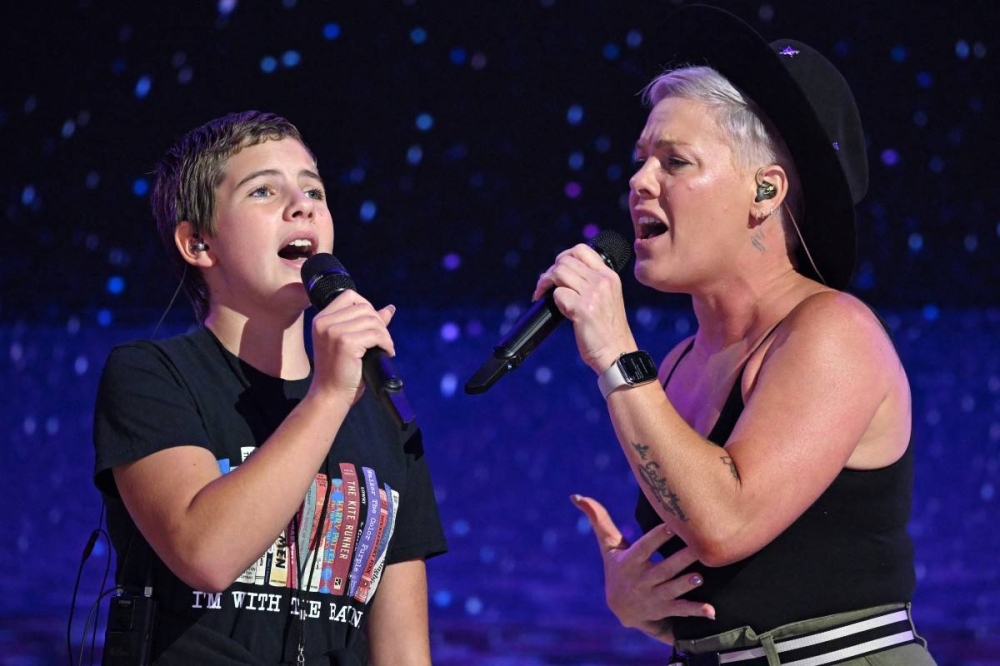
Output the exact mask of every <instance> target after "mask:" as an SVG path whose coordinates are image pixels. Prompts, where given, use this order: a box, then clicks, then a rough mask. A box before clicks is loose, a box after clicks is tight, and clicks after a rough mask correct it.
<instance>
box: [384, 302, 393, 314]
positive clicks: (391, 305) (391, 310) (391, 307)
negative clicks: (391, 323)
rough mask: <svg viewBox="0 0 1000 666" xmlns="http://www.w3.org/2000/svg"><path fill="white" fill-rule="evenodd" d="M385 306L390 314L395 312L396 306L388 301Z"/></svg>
mask: <svg viewBox="0 0 1000 666" xmlns="http://www.w3.org/2000/svg"><path fill="white" fill-rule="evenodd" d="M385 307H387V308H389V312H391V313H392V314H396V306H395V305H393V304H392V303H389V305H387V306H385Z"/></svg>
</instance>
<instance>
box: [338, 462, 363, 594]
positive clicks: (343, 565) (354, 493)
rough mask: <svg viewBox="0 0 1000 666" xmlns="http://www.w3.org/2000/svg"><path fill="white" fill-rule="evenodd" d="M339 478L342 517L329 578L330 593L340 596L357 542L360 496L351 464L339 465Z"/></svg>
mask: <svg viewBox="0 0 1000 666" xmlns="http://www.w3.org/2000/svg"><path fill="white" fill-rule="evenodd" d="M340 476H341V477H342V478H343V481H344V485H343V490H344V517H343V521H342V522H341V528H340V539H339V540H338V541H337V549H336V558H335V559H334V562H333V568H332V570H331V576H330V593H331V594H336V595H341V594H343V593H344V589H345V588H346V587H347V574H348V571H349V570H350V566H351V554H352V553H353V552H354V542H355V541H356V540H357V534H358V521H359V519H360V513H361V494H360V492H359V489H358V473H357V471H356V470H355V468H354V465H352V464H351V463H340Z"/></svg>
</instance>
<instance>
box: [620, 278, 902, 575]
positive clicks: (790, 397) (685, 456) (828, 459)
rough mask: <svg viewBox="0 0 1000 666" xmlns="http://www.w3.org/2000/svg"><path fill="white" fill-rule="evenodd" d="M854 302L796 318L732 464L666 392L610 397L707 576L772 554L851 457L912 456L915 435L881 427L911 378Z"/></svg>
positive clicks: (738, 437) (831, 298)
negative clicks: (892, 399) (878, 420)
mask: <svg viewBox="0 0 1000 666" xmlns="http://www.w3.org/2000/svg"><path fill="white" fill-rule="evenodd" d="M845 298H846V297H843V296H840V295H835V294H822V295H819V296H817V297H813V298H812V299H809V300H810V302H808V303H806V304H805V305H804V306H802V307H800V308H798V309H797V310H796V311H795V312H793V313H792V314H791V315H790V316H789V318H788V320H787V321H786V322H785V323H784V324H783V325H782V329H781V330H780V331H779V333H778V335H777V338H776V340H775V341H774V343H773V344H772V345H771V347H770V349H769V350H768V351H767V354H766V357H765V359H764V360H763V362H762V363H761V364H760V366H759V370H758V372H757V373H756V376H755V379H754V381H753V382H752V386H744V389H745V395H746V396H747V401H746V407H745V409H744V411H743V414H742V415H741V417H740V419H739V421H738V422H737V424H736V427H735V429H734V431H733V433H732V435H731V436H730V438H729V441H728V442H727V443H726V446H725V451H724V452H720V450H719V448H718V447H716V446H714V445H713V444H712V443H710V442H707V440H704V439H703V438H702V437H701V436H700V435H699V434H698V433H696V432H695V431H694V430H693V429H691V428H690V426H688V425H687V423H685V422H684V421H683V420H682V419H681V418H680V417H679V416H678V415H677V412H676V411H675V410H674V408H673V406H672V405H671V404H670V402H669V400H668V399H667V397H666V396H665V395H664V393H663V391H662V389H660V388H659V387H657V386H652V385H650V386H646V387H639V388H637V389H634V390H630V391H623V392H619V393H618V394H612V395H611V396H609V400H608V405H609V410H610V413H611V417H612V421H613V422H614V426H615V431H616V433H617V434H618V437H619V440H620V442H621V444H622V448H623V450H624V451H625V455H626V457H627V458H628V461H629V464H630V465H631V466H632V469H633V471H634V472H635V474H636V477H637V478H638V479H639V480H640V485H641V487H642V489H643V492H644V493H645V494H646V496H647V498H648V499H649V500H650V503H651V504H652V505H653V507H654V508H655V509H656V510H657V512H658V513H659V514H660V516H661V517H662V518H663V519H664V521H665V522H667V523H668V524H669V525H671V527H673V528H674V529H675V530H676V531H677V533H678V534H680V535H681V536H682V538H684V540H685V541H686V542H687V543H689V544H690V545H691V546H692V547H693V548H694V549H695V550H696V552H697V553H698V557H699V559H700V560H702V561H703V562H705V563H706V564H709V565H712V566H714V565H722V564H727V563H730V562H734V561H737V560H740V559H743V558H745V557H747V556H749V555H751V554H753V553H754V552H756V551H758V550H760V549H761V548H762V547H764V546H765V545H766V544H768V543H770V542H771V541H772V540H773V539H774V538H775V537H776V536H777V535H778V534H780V533H781V532H782V531H784V530H785V529H786V528H787V527H788V526H789V525H791V523H792V522H794V521H795V520H796V519H797V518H798V517H799V516H800V515H802V513H803V512H805V510H806V509H807V508H808V507H809V506H810V505H811V504H812V503H813V502H814V501H815V500H816V499H817V498H818V497H819V495H820V494H821V493H822V492H823V491H824V490H825V489H826V488H827V487H829V485H830V483H832V482H833V479H834V478H835V477H836V476H837V474H838V473H839V472H840V471H841V470H842V469H843V468H844V467H845V466H846V465H847V464H848V462H849V461H850V460H851V459H852V457H857V458H861V457H863V456H866V455H870V454H871V453H872V452H871V449H876V448H877V449H880V452H879V453H878V455H883V456H887V457H888V458H889V459H891V460H894V459H895V458H897V457H898V455H899V454H901V453H902V446H905V443H906V441H907V439H908V434H909V433H908V431H907V432H906V433H905V436H903V433H902V432H896V433H892V432H889V433H879V432H876V429H877V428H874V427H873V426H872V424H873V419H874V417H875V416H876V413H877V412H878V411H879V410H880V408H882V406H883V404H884V402H885V400H886V396H887V394H888V393H889V392H890V390H892V389H893V386H892V384H893V382H894V381H898V380H899V378H900V374H897V373H896V370H897V369H898V367H899V363H898V359H897V358H896V356H895V351H894V350H893V349H892V346H891V344H890V343H889V341H888V339H887V338H886V336H885V334H884V333H883V332H882V331H881V329H879V328H878V324H877V323H876V322H875V321H874V319H873V318H872V317H871V315H870V313H867V312H863V311H861V310H860V308H862V307H863V306H861V305H860V304H856V302H854V303H850V304H848V303H845V302H844V300H843V299H845ZM852 300H853V299H852ZM904 381H905V380H904ZM862 446H863V448H864V449H865V450H859V448H860V447H862ZM891 460H887V461H886V462H890V461H891Z"/></svg>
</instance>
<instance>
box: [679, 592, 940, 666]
mask: <svg viewBox="0 0 1000 666" xmlns="http://www.w3.org/2000/svg"><path fill="white" fill-rule="evenodd" d="M903 608H905V609H906V610H907V614H909V610H910V604H908V603H907V604H889V605H886V606H876V607H874V608H865V609H863V610H858V611H850V612H848V613H837V614H835V615H827V616H824V617H817V618H813V619H811V620H803V621H801V622H793V623H792V624H786V625H783V626H780V627H778V628H776V629H772V630H771V631H765V632H763V633H761V634H758V633H756V632H755V631H754V630H753V629H751V628H750V627H742V628H740V629H733V630H732V631H727V632H725V633H723V634H718V635H716V636H706V637H705V638H699V639H696V640H690V641H685V640H679V641H677V646H676V647H677V649H679V650H681V651H683V652H685V653H687V654H704V653H708V652H725V651H729V650H742V649H746V648H753V647H761V648H763V649H764V652H765V653H766V654H767V663H768V666H780V664H781V661H780V659H779V656H778V652H777V650H776V649H775V647H774V643H775V641H783V640H787V639H789V638H795V637H796V636H802V635H805V634H811V633H815V632H818V631H823V630H825V629H830V628H833V627H837V626H840V625H843V624H847V623H850V622H859V621H861V620H864V619H866V618H869V617H873V616H875V615H881V614H883V613H888V612H891V611H896V610H900V609H903ZM910 627H911V629H913V635H914V636H915V637H916V639H917V641H918V642H917V643H907V644H905V645H899V646H896V647H891V648H889V649H887V650H883V651H881V652H876V653H874V654H870V655H867V656H864V657H858V658H856V659H850V660H848V661H841V662H838V663H837V666H935V662H934V658H933V657H931V655H930V653H929V652H928V651H927V641H925V640H924V639H923V638H921V637H920V636H919V635H918V634H917V630H916V628H914V627H913V620H912V618H911V619H910Z"/></svg>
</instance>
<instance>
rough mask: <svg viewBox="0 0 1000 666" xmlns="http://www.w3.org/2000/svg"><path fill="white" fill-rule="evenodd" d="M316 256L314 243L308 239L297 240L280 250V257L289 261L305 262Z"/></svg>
mask: <svg viewBox="0 0 1000 666" xmlns="http://www.w3.org/2000/svg"><path fill="white" fill-rule="evenodd" d="M314 254H316V250H315V249H314V248H313V242H312V241H311V240H309V239H308V238H296V239H295V240H293V241H292V242H290V243H289V244H288V245H286V246H285V247H283V248H281V249H280V250H278V256H279V257H281V258H282V259H288V260H289V261H305V260H306V259H308V258H309V257H311V256H313V255H314Z"/></svg>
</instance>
